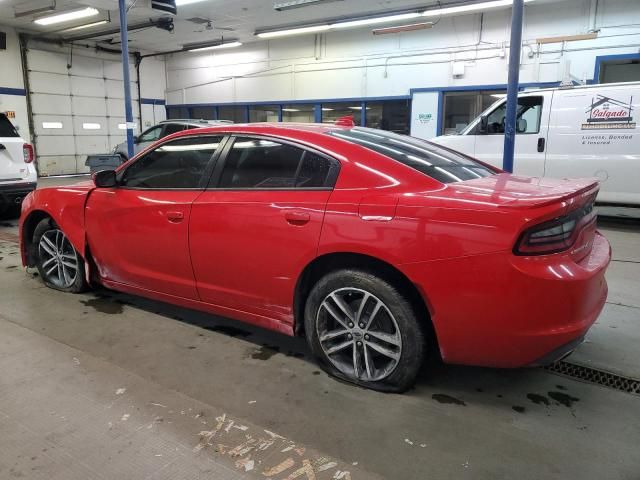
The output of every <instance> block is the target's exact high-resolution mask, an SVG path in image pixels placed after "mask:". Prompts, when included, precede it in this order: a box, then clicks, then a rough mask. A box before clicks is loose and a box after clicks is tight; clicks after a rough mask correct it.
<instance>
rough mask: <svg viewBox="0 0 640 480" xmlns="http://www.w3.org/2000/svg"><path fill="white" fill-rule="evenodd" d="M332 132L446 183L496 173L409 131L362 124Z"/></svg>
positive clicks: (332, 134) (335, 135)
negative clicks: (408, 133)
mask: <svg viewBox="0 0 640 480" xmlns="http://www.w3.org/2000/svg"><path fill="white" fill-rule="evenodd" d="M328 134H329V135H331V136H333V137H338V138H341V139H343V140H346V141H348V142H351V143H355V144H357V145H360V146H362V147H365V148H368V149H369V150H373V151H374V152H377V153H380V154H382V155H385V156H387V157H389V158H392V159H393V160H396V161H398V162H400V163H403V164H404V165H407V166H409V167H411V168H413V169H414V170H418V171H419V172H421V173H424V174H425V175H428V176H429V177H431V178H433V179H435V180H438V181H439V182H442V183H453V182H462V181H464V180H473V179H475V178H481V177H488V176H489V175H495V173H496V172H495V171H493V170H491V169H490V168H488V167H485V166H484V165H482V164H481V163H478V162H476V161H475V160H473V159H471V158H469V157H465V156H464V155H459V154H457V153H453V152H450V151H449V150H445V149H444V148H440V147H439V146H437V145H434V144H433V143H429V142H425V141H424V140H420V139H418V138H414V137H409V136H406V135H398V134H396V133H391V132H385V131H383V130H375V129H372V128H361V127H356V128H352V129H351V130H332V131H329V132H328Z"/></svg>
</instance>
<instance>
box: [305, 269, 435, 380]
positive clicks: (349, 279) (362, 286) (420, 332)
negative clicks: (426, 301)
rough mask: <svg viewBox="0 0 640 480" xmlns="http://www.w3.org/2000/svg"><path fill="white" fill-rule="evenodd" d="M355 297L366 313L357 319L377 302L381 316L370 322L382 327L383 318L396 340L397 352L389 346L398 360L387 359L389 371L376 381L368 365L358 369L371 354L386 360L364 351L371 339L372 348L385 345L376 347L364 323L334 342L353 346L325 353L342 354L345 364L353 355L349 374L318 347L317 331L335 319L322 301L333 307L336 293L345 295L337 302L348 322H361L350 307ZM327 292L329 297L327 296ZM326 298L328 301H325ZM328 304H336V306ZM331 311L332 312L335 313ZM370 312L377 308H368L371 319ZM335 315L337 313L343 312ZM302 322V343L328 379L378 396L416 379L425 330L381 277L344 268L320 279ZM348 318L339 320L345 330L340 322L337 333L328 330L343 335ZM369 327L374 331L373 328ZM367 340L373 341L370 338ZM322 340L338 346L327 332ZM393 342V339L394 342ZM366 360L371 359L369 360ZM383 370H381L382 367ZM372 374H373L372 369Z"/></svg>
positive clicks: (404, 300) (407, 304)
mask: <svg viewBox="0 0 640 480" xmlns="http://www.w3.org/2000/svg"><path fill="white" fill-rule="evenodd" d="M358 292H363V293H362V297H361V298H365V300H364V303H365V305H366V306H365V307H364V310H365V311H363V312H362V318H364V317H365V316H366V309H367V308H369V307H370V306H371V305H375V306H377V304H378V303H382V304H384V307H379V308H378V312H380V311H382V312H383V314H380V313H377V314H375V315H373V316H374V317H376V319H375V320H374V323H377V322H384V321H385V318H384V317H387V318H386V321H387V323H389V324H392V325H393V330H392V331H394V332H395V333H394V336H395V338H396V339H400V340H401V344H400V347H399V348H396V347H395V346H394V347H393V348H394V349H395V354H396V355H397V356H398V357H399V358H397V359H394V360H391V359H390V358H387V360H388V361H389V362H392V363H395V366H393V367H389V368H388V373H387V374H386V376H384V377H383V378H375V377H376V375H371V374H370V372H369V366H368V365H369V363H367V366H366V368H365V367H364V366H363V364H364V363H365V360H364V357H366V356H367V355H369V356H370V357H371V355H372V353H371V352H373V355H377V358H378V359H379V360H380V359H381V361H382V362H383V363H384V361H385V357H384V356H380V355H379V354H378V352H377V351H374V350H373V349H372V347H368V346H367V345H370V344H371V341H372V340H374V343H376V342H377V343H384V342H379V341H378V339H377V337H376V334H373V333H372V332H373V330H369V328H370V326H369V325H368V324H367V321H366V319H365V321H363V322H361V323H359V324H358V325H354V327H355V328H354V329H353V330H348V332H349V333H347V334H346V335H347V336H346V337H343V336H342V335H341V336H340V338H341V340H340V342H342V343H339V346H342V345H345V344H347V343H349V342H350V341H352V342H353V344H352V345H350V346H348V347H345V349H344V352H343V353H337V354H335V353H330V354H331V355H342V356H343V357H344V358H343V360H345V362H346V361H348V357H349V355H353V368H352V370H353V372H348V371H345V370H346V369H347V368H345V367H344V363H343V364H341V363H340V362H336V360H335V357H333V358H334V359H333V360H332V359H331V358H329V354H327V353H326V352H325V349H324V348H323V346H322V344H321V342H320V337H319V330H323V331H324V330H325V329H326V328H325V327H326V324H327V321H329V322H333V321H334V320H335V318H336V317H335V316H334V315H330V314H329V310H328V308H327V306H326V304H325V305H323V302H325V301H327V302H329V305H328V306H329V307H331V305H332V303H331V302H333V298H335V294H338V295H342V294H344V295H345V297H344V298H343V299H342V303H343V304H345V303H346V304H348V306H349V307H350V308H349V310H350V312H351V314H352V315H353V318H354V319H357V318H360V313H359V312H356V311H355V308H352V307H355V306H356V305H357V302H358V301H359V302H360V303H362V300H358V298H357V296H358V294H359V293H358ZM332 293H333V294H334V296H330V294H332ZM365 294H369V297H365ZM350 295H353V298H354V300H353V303H351V304H349V296H350ZM366 298H369V300H366ZM329 299H332V300H330V301H329ZM367 302H369V303H367ZM372 302H373V303H372ZM333 305H338V304H337V303H335V304H333ZM331 308H332V309H333V311H334V313H335V312H336V310H335V308H333V307H331ZM361 308H362V307H361ZM361 308H359V309H358V310H360V309H361ZM383 309H384V310H383ZM375 310H376V309H375V308H373V307H372V308H370V316H371V313H372V312H373V311H375ZM338 313H340V314H342V313H343V312H338ZM381 315H382V318H380V316H381ZM304 317H305V318H304V321H305V334H306V337H307V342H308V343H309V345H310V347H311V350H312V351H313V353H314V355H315V356H316V357H317V358H318V359H319V361H320V365H321V366H322V368H323V369H324V370H325V371H326V372H327V373H329V374H330V375H333V376H335V377H337V378H339V379H341V380H345V381H347V382H350V383H354V384H357V385H360V386H362V387H365V388H370V389H373V390H378V391H383V392H396V393H400V392H403V391H405V390H407V389H408V388H410V387H412V386H413V384H414V383H415V380H416V377H417V376H418V373H419V372H420V370H421V368H422V366H423V363H424V359H425V356H426V351H427V342H426V331H427V330H426V329H425V328H423V327H424V326H423V325H422V323H421V322H420V316H419V315H416V311H415V309H414V306H413V305H412V304H411V302H410V301H408V300H407V298H406V297H405V296H404V295H402V293H400V291H399V290H398V289H397V288H396V286H394V285H393V284H392V283H391V282H389V281H387V280H385V279H384V278H382V277H380V276H377V275H374V274H372V273H369V272H367V271H363V270H358V269H344V270H337V271H334V272H331V273H329V274H327V275H325V276H324V277H322V278H321V279H320V280H319V281H318V282H317V283H316V284H315V285H314V287H313V288H312V289H311V292H310V294H309V297H308V299H307V302H306V305H305V316H304ZM349 318H350V317H347V316H346V314H345V315H344V317H343V320H344V321H345V322H347V325H344V324H343V323H341V322H339V321H338V322H335V323H334V326H335V327H337V328H336V329H335V330H333V332H337V331H338V330H340V331H342V330H344V329H345V328H348V327H349V325H350V324H351V323H350V322H349V321H348V319H349ZM327 319H328V320H327ZM370 321H371V320H369V322H370ZM391 322H393V323H391ZM355 323H358V320H356V321H355ZM362 325H367V326H366V329H364V330H363V329H362V328H359V327H361V326H362ZM371 328H373V326H372V325H371ZM380 328H384V325H381V326H380ZM367 332H369V333H371V335H366V336H364V335H365V334H366V333H367ZM380 333H381V332H378V333H377V335H379V334H380ZM372 336H373V337H376V338H372ZM323 337H324V338H325V339H326V338H331V340H324V341H325V344H328V343H327V342H335V343H333V344H332V345H333V346H334V347H335V346H336V343H338V340H337V339H336V338H337V337H333V336H332V333H330V332H328V331H327V332H325V333H324V334H323ZM358 338H359V339H361V340H362V341H360V342H359V343H358V345H360V347H356V343H357V342H356V339H358ZM364 338H366V339H367V341H368V342H369V343H367V341H365V340H364ZM395 341H397V340H394V342H395ZM356 348H359V350H357V351H358V352H361V353H358V354H354V349H356ZM327 350H331V348H327ZM349 352H351V354H349ZM356 355H358V358H359V360H358V361H356V358H355V357H356ZM367 360H370V358H369V359H367ZM370 363H373V364H375V363H376V362H375V361H373V360H371V361H370ZM336 365H343V368H338V367H337V366H336ZM358 367H360V368H358ZM360 370H365V371H361V372H360V373H361V374H360V375H358V374H357V373H355V372H357V371H360ZM382 370H386V369H384V368H383V369H382ZM372 371H373V372H375V371H376V369H375V366H374V368H373V369H372ZM367 377H368V378H367Z"/></svg>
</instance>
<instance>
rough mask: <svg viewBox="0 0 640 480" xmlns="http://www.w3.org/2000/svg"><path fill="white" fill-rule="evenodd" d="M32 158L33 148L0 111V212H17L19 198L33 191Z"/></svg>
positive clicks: (34, 179)
mask: <svg viewBox="0 0 640 480" xmlns="http://www.w3.org/2000/svg"><path fill="white" fill-rule="evenodd" d="M33 161H34V153H33V147H32V146H31V145H30V144H28V143H26V142H25V141H24V140H23V139H22V138H20V135H19V134H18V132H17V130H16V129H15V127H14V126H13V125H12V124H11V122H10V121H9V119H8V118H7V117H6V115H5V114H4V113H0V214H4V213H5V212H7V211H10V212H11V213H15V214H18V213H19V212H20V204H21V203H22V199H23V198H24V197H25V196H27V194H28V193H29V192H31V191H32V190H35V188H36V182H37V180H38V174H37V173H36V167H35V165H34V163H33Z"/></svg>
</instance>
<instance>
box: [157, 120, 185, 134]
mask: <svg viewBox="0 0 640 480" xmlns="http://www.w3.org/2000/svg"><path fill="white" fill-rule="evenodd" d="M185 128H186V126H185V125H181V124H177V123H169V124H167V125H165V126H164V133H163V134H162V136H163V137H168V136H169V135H173V134H174V133H178V132H181V131H183V130H184V129H185Z"/></svg>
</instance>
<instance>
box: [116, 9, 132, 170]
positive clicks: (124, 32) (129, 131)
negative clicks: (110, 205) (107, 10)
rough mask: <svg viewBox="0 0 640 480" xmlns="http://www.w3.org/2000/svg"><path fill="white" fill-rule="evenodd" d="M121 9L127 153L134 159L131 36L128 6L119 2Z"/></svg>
mask: <svg viewBox="0 0 640 480" xmlns="http://www.w3.org/2000/svg"><path fill="white" fill-rule="evenodd" d="M118 6H119V8H120V45H121V49H122V77H123V80H124V114H125V117H126V120H125V121H126V122H127V125H126V126H127V153H128V154H129V158H131V157H133V154H134V153H133V111H132V110H131V80H130V79H129V35H128V32H127V6H126V4H125V0H118Z"/></svg>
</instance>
